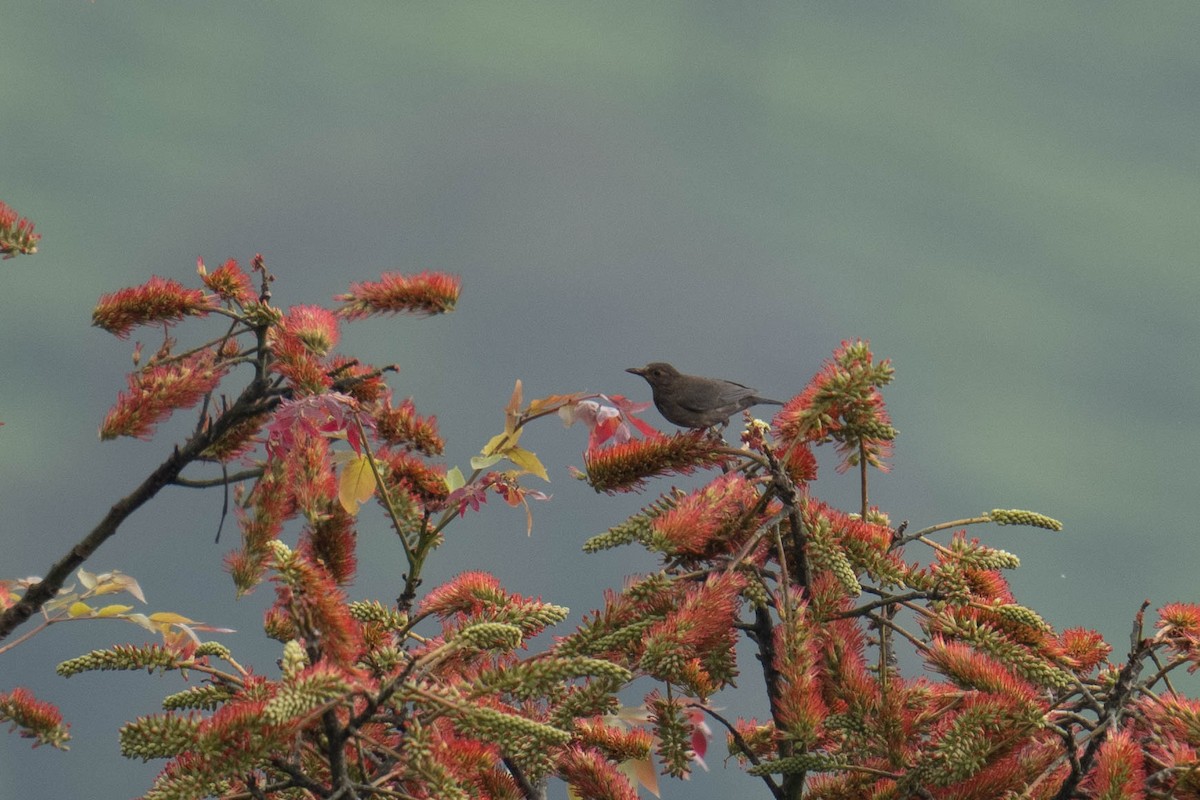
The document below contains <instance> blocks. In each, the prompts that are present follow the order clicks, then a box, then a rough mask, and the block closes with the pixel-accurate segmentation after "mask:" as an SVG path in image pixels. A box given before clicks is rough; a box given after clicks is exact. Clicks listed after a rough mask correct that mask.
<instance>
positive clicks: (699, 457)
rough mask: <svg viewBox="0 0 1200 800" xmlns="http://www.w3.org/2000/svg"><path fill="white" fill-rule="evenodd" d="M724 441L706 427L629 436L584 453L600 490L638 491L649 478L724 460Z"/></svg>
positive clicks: (590, 475)
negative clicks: (644, 436)
mask: <svg viewBox="0 0 1200 800" xmlns="http://www.w3.org/2000/svg"><path fill="white" fill-rule="evenodd" d="M721 446H722V444H721V443H720V442H716V441H714V440H713V439H712V438H711V437H709V436H708V433H707V431H700V430H697V431H687V432H682V433H677V434H675V435H674V436H663V437H655V438H653V439H641V440H630V441H628V442H625V443H624V444H618V445H614V446H612V447H609V448H608V449H606V450H596V451H592V452H589V453H586V454H585V455H584V467H585V469H586V470H587V479H588V482H589V483H590V484H591V485H592V488H593V489H595V490H596V491H597V492H607V493H608V494H615V493H617V492H629V491H638V490H640V489H641V488H642V487H644V486H645V485H646V479H647V478H651V477H656V476H660V475H669V474H672V473H674V474H677V475H689V474H691V473H692V472H695V471H696V470H697V469H704V468H708V467H716V466H720V465H721V464H724V463H725V462H726V461H727V460H728V456H726V455H724V454H722V453H720V452H718V449H717V448H719V447H721Z"/></svg>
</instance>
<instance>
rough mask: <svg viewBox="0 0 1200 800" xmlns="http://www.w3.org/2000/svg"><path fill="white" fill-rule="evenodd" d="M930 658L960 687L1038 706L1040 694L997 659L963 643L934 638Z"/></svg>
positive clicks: (936, 666)
mask: <svg viewBox="0 0 1200 800" xmlns="http://www.w3.org/2000/svg"><path fill="white" fill-rule="evenodd" d="M927 658H928V660H929V664H930V666H932V667H934V668H936V669H937V670H938V671H939V672H941V673H943V674H944V675H946V676H948V677H949V678H950V679H951V680H953V681H954V682H955V683H956V684H958V685H959V686H963V687H965V688H968V689H978V690H980V691H984V692H990V693H993V694H1002V695H1005V696H1007V697H1012V698H1014V699H1016V700H1019V701H1021V702H1023V703H1029V704H1033V703H1036V702H1038V692H1037V690H1036V689H1035V688H1034V687H1033V686H1032V685H1031V684H1030V683H1029V682H1028V681H1026V680H1024V679H1022V678H1020V677H1017V676H1016V675H1014V674H1013V673H1012V671H1011V670H1009V669H1008V668H1007V667H1005V666H1004V665H1003V664H1002V663H1000V662H999V661H997V660H996V659H994V658H992V657H991V656H988V655H986V654H984V653H980V652H979V651H977V650H975V649H974V648H972V647H970V646H969V645H966V644H963V643H962V642H952V641H947V640H945V639H943V638H942V637H941V636H934V637H933V641H932V642H930V647H929V651H928V655H927Z"/></svg>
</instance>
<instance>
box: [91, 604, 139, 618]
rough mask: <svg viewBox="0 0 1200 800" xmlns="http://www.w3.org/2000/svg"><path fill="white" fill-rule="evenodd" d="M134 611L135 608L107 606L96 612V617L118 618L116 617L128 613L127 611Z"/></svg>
mask: <svg viewBox="0 0 1200 800" xmlns="http://www.w3.org/2000/svg"><path fill="white" fill-rule="evenodd" d="M132 610H133V606H122V605H116V604H114V605H111V606H105V607H104V608H102V609H100V610H99V611H97V612H96V616H97V617H116V616H119V615H121V614H124V613H126V612H127V611H132Z"/></svg>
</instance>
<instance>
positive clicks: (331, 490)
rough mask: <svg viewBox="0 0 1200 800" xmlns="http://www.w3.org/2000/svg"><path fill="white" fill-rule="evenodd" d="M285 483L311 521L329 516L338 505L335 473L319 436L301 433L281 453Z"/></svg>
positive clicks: (327, 450) (322, 438) (298, 506)
mask: <svg viewBox="0 0 1200 800" xmlns="http://www.w3.org/2000/svg"><path fill="white" fill-rule="evenodd" d="M283 472H284V483H285V485H286V486H287V487H288V491H289V492H290V493H291V496H292V498H293V502H294V503H295V508H296V509H297V510H298V511H299V512H300V513H302V514H304V516H305V517H307V518H308V519H310V520H317V519H322V518H324V517H326V516H328V515H329V514H330V513H332V512H331V508H333V507H335V506H337V505H338V499H337V498H338V484H337V476H336V475H334V472H333V459H332V458H331V457H330V455H329V441H328V440H327V439H325V438H324V437H322V436H311V435H301V436H298V437H296V439H295V443H294V445H293V446H292V448H291V449H290V450H288V451H287V453H286V454H285V455H284V459H283Z"/></svg>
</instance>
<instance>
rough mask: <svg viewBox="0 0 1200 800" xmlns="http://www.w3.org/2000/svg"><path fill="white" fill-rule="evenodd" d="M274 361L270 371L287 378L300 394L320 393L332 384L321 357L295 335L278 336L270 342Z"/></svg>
mask: <svg viewBox="0 0 1200 800" xmlns="http://www.w3.org/2000/svg"><path fill="white" fill-rule="evenodd" d="M271 350H272V352H273V353H274V355H275V361H274V363H272V364H271V371H272V372H278V373H279V374H280V375H282V376H283V377H285V378H287V380H288V383H290V384H291V385H292V387H293V388H294V389H295V390H296V393H297V394H298V395H300V396H309V395H320V394H322V393H324V392H325V390H327V389H329V388H330V387H331V386H333V379H332V378H330V377H329V370H328V369H327V368H326V367H325V365H324V364H323V363H321V359H320V358H319V357H318V356H317V355H316V354H315V353H313V351H312V350H310V349H309V348H308V346H307V345H306V344H304V342H303V341H301V340H300V339H298V338H296V337H295V336H279V337H277V338H276V339H275V340H274V341H273V342H272V343H271Z"/></svg>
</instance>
